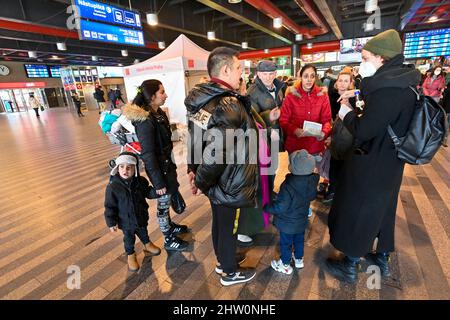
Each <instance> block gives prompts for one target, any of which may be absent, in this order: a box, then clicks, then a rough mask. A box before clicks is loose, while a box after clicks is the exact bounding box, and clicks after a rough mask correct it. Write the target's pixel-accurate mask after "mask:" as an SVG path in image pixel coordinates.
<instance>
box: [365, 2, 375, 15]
mask: <svg viewBox="0 0 450 320" xmlns="http://www.w3.org/2000/svg"><path fill="white" fill-rule="evenodd" d="M377 8H378V0H366V6H365V11H366V13H372V12H374V11H375V10H377Z"/></svg>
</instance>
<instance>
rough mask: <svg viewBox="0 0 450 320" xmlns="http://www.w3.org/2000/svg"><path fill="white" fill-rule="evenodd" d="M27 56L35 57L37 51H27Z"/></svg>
mask: <svg viewBox="0 0 450 320" xmlns="http://www.w3.org/2000/svg"><path fill="white" fill-rule="evenodd" d="M28 56H29V57H30V58H37V52H36V51H28Z"/></svg>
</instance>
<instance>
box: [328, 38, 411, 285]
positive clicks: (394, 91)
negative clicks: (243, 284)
mask: <svg viewBox="0 0 450 320" xmlns="http://www.w3.org/2000/svg"><path fill="white" fill-rule="evenodd" d="M374 39H375V41H373V40H374ZM401 52H402V43H401V40H400V37H399V35H398V33H397V32H396V31H395V30H387V31H385V32H383V33H381V34H379V35H378V36H376V37H374V38H372V40H370V41H369V42H367V44H366V46H365V47H364V50H363V53H362V56H363V64H361V68H360V69H359V70H360V73H361V75H362V76H364V77H365V78H364V79H363V81H362V83H361V91H362V96H363V98H364V102H365V107H364V111H363V114H362V116H359V117H358V116H357V115H356V113H355V112H354V111H351V108H349V107H347V106H345V105H341V109H340V110H339V114H338V116H339V118H341V119H343V122H344V125H345V126H346V128H347V129H348V130H349V131H350V132H351V133H352V134H353V136H354V137H355V139H356V140H357V141H358V143H359V144H360V145H359V148H358V153H353V154H352V156H351V157H350V158H349V159H348V160H346V161H345V162H344V165H343V168H342V170H343V171H342V174H341V175H340V177H339V178H340V179H339V184H338V186H337V190H336V194H335V197H334V201H333V205H332V208H331V211H330V214H329V219H328V227H329V231H330V241H331V243H332V244H333V246H334V247H335V248H337V249H338V250H340V251H342V252H343V253H344V254H345V258H344V259H342V260H328V261H327V264H326V266H327V269H328V271H330V272H331V273H332V274H333V275H334V276H335V277H336V278H338V279H340V280H343V281H347V282H355V281H356V280H357V269H358V264H359V258H360V257H361V256H364V255H366V254H368V253H369V254H368V255H366V259H369V260H370V264H376V265H378V266H379V267H380V269H381V273H382V275H383V276H388V275H389V265H388V261H389V259H388V258H389V253H390V252H392V251H394V229H395V216H396V209H397V198H398V193H399V190H400V185H401V182H402V176H403V169H404V162H402V161H401V160H399V159H398V157H397V153H396V150H395V148H394V145H393V143H392V141H391V138H390V136H389V134H388V132H387V126H388V125H389V124H390V125H391V126H392V128H393V129H394V132H396V133H397V135H399V136H400V137H401V136H404V135H405V133H406V131H407V129H408V126H409V122H410V120H411V117H412V115H413V112H414V106H415V99H416V94H415V93H414V92H413V91H412V90H411V89H410V88H409V87H410V86H413V87H415V86H417V85H418V84H419V81H420V72H419V71H417V70H415V69H414V67H413V66H409V65H408V66H407V65H404V64H403V61H404V56H403V55H402V54H401ZM367 64H370V65H367ZM349 96H350V95H348V96H346V95H345V94H344V95H342V98H344V101H345V99H346V98H348V97H349ZM376 238H377V239H378V242H377V247H376V253H372V250H373V245H374V241H375V239H376Z"/></svg>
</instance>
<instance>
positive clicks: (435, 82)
mask: <svg viewBox="0 0 450 320" xmlns="http://www.w3.org/2000/svg"><path fill="white" fill-rule="evenodd" d="M422 88H423V93H424V94H425V95H426V96H430V97H432V98H433V99H434V101H436V102H439V100H440V99H441V98H442V92H443V90H444V88H445V77H444V76H443V75H442V68H441V67H440V66H437V67H435V68H434V70H433V74H431V75H430V76H428V77H427V78H426V79H425V81H424V82H423V85H422Z"/></svg>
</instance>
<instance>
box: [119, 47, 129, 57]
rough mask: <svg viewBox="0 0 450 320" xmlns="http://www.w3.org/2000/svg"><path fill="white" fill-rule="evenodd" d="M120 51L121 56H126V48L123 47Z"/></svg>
mask: <svg viewBox="0 0 450 320" xmlns="http://www.w3.org/2000/svg"><path fill="white" fill-rule="evenodd" d="M120 52H121V53H122V57H128V50H126V49H124V50H120Z"/></svg>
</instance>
